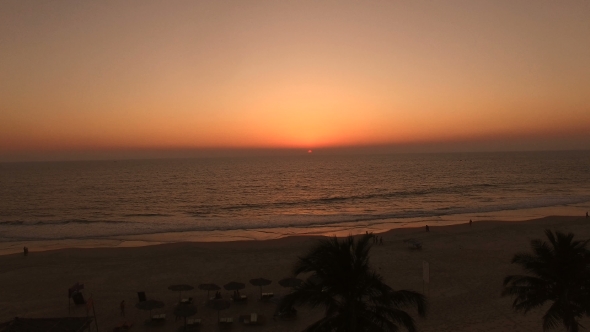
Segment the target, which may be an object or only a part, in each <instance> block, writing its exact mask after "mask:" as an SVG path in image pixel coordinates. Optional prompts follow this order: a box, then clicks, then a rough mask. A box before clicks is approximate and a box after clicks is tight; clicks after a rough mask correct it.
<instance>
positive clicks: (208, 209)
mask: <svg viewBox="0 0 590 332" xmlns="http://www.w3.org/2000/svg"><path fill="white" fill-rule="evenodd" d="M498 186H501V185H495V184H488V183H481V184H471V185H455V186H447V187H435V188H430V189H421V190H400V191H392V192H386V193H371V194H364V195H348V196H330V197H320V198H313V199H304V200H296V201H280V202H268V203H250V204H236V205H228V206H223V205H201V206H196V207H194V208H193V210H191V211H186V213H187V214H188V215H191V216H195V217H200V216H204V215H208V214H212V213H214V211H241V210H247V209H278V208H282V207H292V206H308V205H318V204H325V203H332V202H342V203H345V202H347V201H355V200H357V201H362V200H371V199H390V198H398V197H416V196H425V195H430V194H456V193H458V192H465V191H470V190H473V189H477V188H493V187H498Z"/></svg>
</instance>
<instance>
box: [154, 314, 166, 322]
mask: <svg viewBox="0 0 590 332" xmlns="http://www.w3.org/2000/svg"><path fill="white" fill-rule="evenodd" d="M152 320H156V321H162V320H166V314H159V315H153V316H152Z"/></svg>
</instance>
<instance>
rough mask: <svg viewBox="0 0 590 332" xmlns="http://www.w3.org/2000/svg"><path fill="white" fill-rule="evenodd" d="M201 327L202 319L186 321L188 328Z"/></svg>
mask: <svg viewBox="0 0 590 332" xmlns="http://www.w3.org/2000/svg"><path fill="white" fill-rule="evenodd" d="M199 325H201V319H200V318H191V319H187V320H186V326H187V327H194V326H199Z"/></svg>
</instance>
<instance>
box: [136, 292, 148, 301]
mask: <svg viewBox="0 0 590 332" xmlns="http://www.w3.org/2000/svg"><path fill="white" fill-rule="evenodd" d="M137 298H138V299H139V302H144V301H147V298H146V296H145V292H137Z"/></svg>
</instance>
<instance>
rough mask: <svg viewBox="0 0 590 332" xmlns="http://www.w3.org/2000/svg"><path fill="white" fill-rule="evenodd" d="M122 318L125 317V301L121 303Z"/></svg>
mask: <svg viewBox="0 0 590 332" xmlns="http://www.w3.org/2000/svg"><path fill="white" fill-rule="evenodd" d="M121 316H123V317H125V300H123V301H121Z"/></svg>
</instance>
